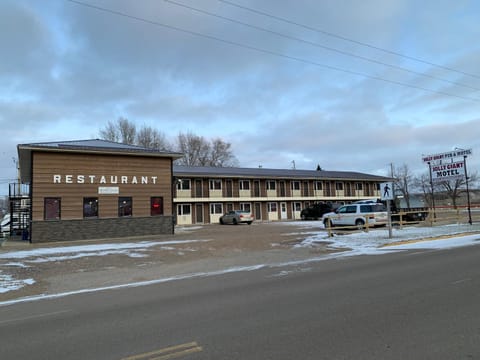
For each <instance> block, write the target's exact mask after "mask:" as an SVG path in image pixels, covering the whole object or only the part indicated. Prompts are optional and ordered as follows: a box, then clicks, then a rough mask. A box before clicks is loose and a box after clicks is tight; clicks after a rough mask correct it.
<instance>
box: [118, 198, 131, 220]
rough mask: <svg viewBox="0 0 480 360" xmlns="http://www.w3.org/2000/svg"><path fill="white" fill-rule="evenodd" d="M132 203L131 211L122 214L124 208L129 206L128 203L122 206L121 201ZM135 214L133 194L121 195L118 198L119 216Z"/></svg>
mask: <svg viewBox="0 0 480 360" xmlns="http://www.w3.org/2000/svg"><path fill="white" fill-rule="evenodd" d="M122 202H123V203H127V202H129V203H130V206H129V208H130V212H129V213H123V214H122V209H124V208H125V207H127V205H124V206H121V203H122ZM127 209H128V207H127ZM132 216H133V198H132V197H131V196H120V197H119V198H118V217H132Z"/></svg>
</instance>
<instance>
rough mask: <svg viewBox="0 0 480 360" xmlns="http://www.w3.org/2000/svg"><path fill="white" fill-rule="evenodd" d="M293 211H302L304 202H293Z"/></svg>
mask: <svg viewBox="0 0 480 360" xmlns="http://www.w3.org/2000/svg"><path fill="white" fill-rule="evenodd" d="M292 205H293V206H292V208H293V211H302V204H301V203H299V202H294V203H293V204H292Z"/></svg>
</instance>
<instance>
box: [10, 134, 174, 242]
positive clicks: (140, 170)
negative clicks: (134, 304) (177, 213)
mask: <svg viewBox="0 0 480 360" xmlns="http://www.w3.org/2000/svg"><path fill="white" fill-rule="evenodd" d="M18 156H19V177H20V182H21V183H22V184H27V189H28V190H27V191H28V195H27V199H26V198H25V194H11V195H10V202H11V207H14V206H13V205H12V204H15V202H16V199H21V200H19V201H21V203H20V202H19V205H18V204H17V206H16V207H17V208H22V207H25V206H28V207H29V213H30V219H29V226H28V228H26V229H23V233H24V237H25V235H26V234H28V235H27V236H28V240H30V241H31V242H45V241H65V240H68V241H70V240H79V239H102V238H116V237H128V236H141V235H157V234H172V233H173V231H174V208H173V196H172V193H173V192H172V190H173V189H172V176H173V173H172V167H173V161H174V160H175V159H178V158H180V157H181V156H182V154H178V153H171V152H164V151H157V150H151V149H147V148H143V147H139V146H133V145H126V144H120V143H115V142H110V141H105V140H82V141H65V142H48V143H34V144H22V145H18ZM17 195H21V196H17ZM22 204H23V205H22Z"/></svg>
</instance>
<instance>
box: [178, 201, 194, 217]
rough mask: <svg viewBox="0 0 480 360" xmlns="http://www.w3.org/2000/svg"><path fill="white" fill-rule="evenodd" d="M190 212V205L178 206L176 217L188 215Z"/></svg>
mask: <svg viewBox="0 0 480 360" xmlns="http://www.w3.org/2000/svg"><path fill="white" fill-rule="evenodd" d="M191 212H192V210H191V207H190V204H178V206H177V214H178V215H190V213H191Z"/></svg>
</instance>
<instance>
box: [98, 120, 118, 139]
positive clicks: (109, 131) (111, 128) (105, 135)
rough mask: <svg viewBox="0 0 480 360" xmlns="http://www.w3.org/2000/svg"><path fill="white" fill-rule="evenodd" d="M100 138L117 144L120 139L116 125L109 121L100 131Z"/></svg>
mask: <svg viewBox="0 0 480 360" xmlns="http://www.w3.org/2000/svg"><path fill="white" fill-rule="evenodd" d="M100 137H101V138H102V139H104V140H109V141H115V142H118V141H119V139H120V133H119V131H118V128H117V125H116V124H115V123H114V122H112V121H109V122H108V123H107V125H106V126H105V128H104V129H101V130H100Z"/></svg>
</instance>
